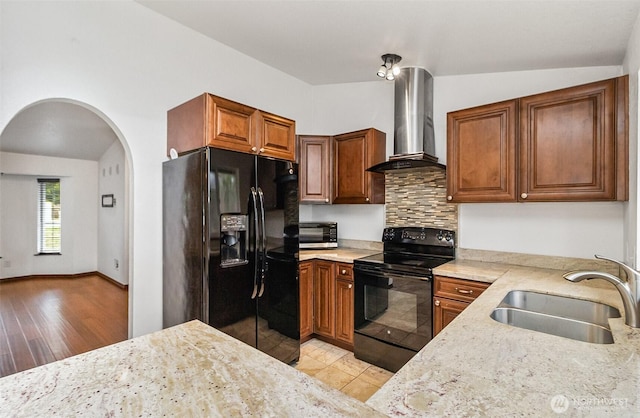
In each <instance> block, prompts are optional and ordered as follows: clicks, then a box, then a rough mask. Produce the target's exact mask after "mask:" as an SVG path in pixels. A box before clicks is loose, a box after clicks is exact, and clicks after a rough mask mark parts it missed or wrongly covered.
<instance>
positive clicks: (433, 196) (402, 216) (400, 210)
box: [385, 167, 458, 232]
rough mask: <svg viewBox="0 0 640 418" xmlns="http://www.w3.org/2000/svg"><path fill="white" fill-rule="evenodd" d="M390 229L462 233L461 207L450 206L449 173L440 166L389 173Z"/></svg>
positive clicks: (387, 217)
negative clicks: (438, 229)
mask: <svg viewBox="0 0 640 418" xmlns="http://www.w3.org/2000/svg"><path fill="white" fill-rule="evenodd" d="M385 201H386V203H385V209H386V226H388V227H391V226H422V227H431V228H444V229H450V230H453V231H456V232H457V231H458V205H457V204H455V203H447V180H446V171H445V170H443V169H441V168H437V167H425V168H421V169H412V170H395V171H389V172H387V173H386V174H385Z"/></svg>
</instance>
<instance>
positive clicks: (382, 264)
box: [354, 227, 455, 275]
mask: <svg viewBox="0 0 640 418" xmlns="http://www.w3.org/2000/svg"><path fill="white" fill-rule="evenodd" d="M382 241H383V244H384V252H382V253H379V254H374V255H371V256H369V257H363V258H359V259H357V260H355V261H354V264H357V265H363V264H364V265H367V264H368V265H370V266H371V267H377V268H385V269H393V270H402V271H406V272H411V273H415V274H428V275H430V274H431V269H433V268H435V267H437V266H439V265H442V264H444V263H447V262H449V261H451V260H453V259H454V258H455V232H454V231H449V230H445V229H436V228H420V227H395V228H385V229H384V232H383V234H382Z"/></svg>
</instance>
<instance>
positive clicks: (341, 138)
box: [333, 129, 386, 203]
mask: <svg viewBox="0 0 640 418" xmlns="http://www.w3.org/2000/svg"><path fill="white" fill-rule="evenodd" d="M385 152H386V145H385V134H384V133H382V132H380V131H377V130H375V129H366V130H362V131H357V132H350V133H347V134H342V135H336V136H335V137H334V144H333V167H334V168H333V193H334V198H333V203H384V174H381V173H371V172H368V171H366V169H367V168H369V167H371V166H373V165H375V164H378V163H381V162H383V161H384V159H385Z"/></svg>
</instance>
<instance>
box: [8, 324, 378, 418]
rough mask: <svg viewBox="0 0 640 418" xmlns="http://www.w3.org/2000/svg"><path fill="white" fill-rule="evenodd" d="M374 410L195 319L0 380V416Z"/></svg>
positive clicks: (295, 414) (332, 413)
mask: <svg viewBox="0 0 640 418" xmlns="http://www.w3.org/2000/svg"><path fill="white" fill-rule="evenodd" d="M53 415H62V416H127V417H128V416H163V415H166V416H183V417H184V416H202V417H213V416H251V415H253V416H278V417H280V416H291V417H302V416H305V417H306V416H321V417H326V416H367V417H374V416H381V414H379V413H377V412H375V411H374V410H372V409H371V408H370V407H367V406H366V405H364V404H363V403H361V402H359V401H357V400H355V399H353V398H350V397H348V396H347V395H345V394H343V393H341V392H339V391H337V390H335V389H332V388H330V387H328V386H326V385H324V384H323V383H321V382H319V381H318V380H315V379H313V378H311V377H309V376H307V375H305V374H303V373H301V372H298V371H297V370H295V369H294V368H293V367H291V366H288V365H286V364H284V363H281V362H280V361H278V360H275V359H273V358H271V357H269V356H268V355H266V354H264V353H262V352H260V351H257V350H255V349H254V348H251V347H249V346H248V345H246V344H244V343H242V342H240V341H238V340H235V339H233V338H231V337H229V336H227V335H226V334H223V333H222V332H220V331H218V330H216V329H214V328H211V327H209V326H208V325H205V324H204V323H202V322H199V321H191V322H188V323H185V324H181V325H178V326H175V327H172V328H168V329H165V330H162V331H158V332H155V333H152V334H148V335H144V336H141V337H137V338H134V339H131V340H127V341H124V342H121V343H118V344H114V345H111V346H108V347H104V348H101V349H98V350H94V351H90V352H88V353H84V354H81V355H78V356H75V357H70V358H68V359H65V360H60V361H57V362H54V363H50V364H47V365H44V366H41V367H36V368H34V369H30V370H26V371H24V372H21V373H17V374H13V375H10V376H7V377H4V378H2V379H0V416H3V417H4V416H29V417H30V416H53Z"/></svg>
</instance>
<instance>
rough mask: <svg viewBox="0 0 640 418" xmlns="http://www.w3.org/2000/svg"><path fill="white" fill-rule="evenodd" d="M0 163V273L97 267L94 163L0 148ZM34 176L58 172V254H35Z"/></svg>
mask: <svg viewBox="0 0 640 418" xmlns="http://www.w3.org/2000/svg"><path fill="white" fill-rule="evenodd" d="M0 167H1V171H2V173H3V175H2V176H0V191H1V192H2V199H1V200H0V202H1V205H2V208H1V209H0V213H2V216H0V223H2V226H1V227H0V230H2V235H1V236H0V241H2V249H3V254H2V257H3V258H2V267H1V268H0V278H7V277H20V276H29V275H35V274H76V273H85V272H88V271H96V268H97V258H96V254H97V244H96V243H97V224H98V217H97V211H96V209H95V207H96V201H97V199H98V193H97V190H98V179H97V175H96V172H97V168H98V164H97V162H95V161H85V160H75V159H68V158H53V157H41V156H34V155H23V154H14V153H0ZM38 176H47V177H60V207H61V215H62V233H61V235H62V237H61V238H62V243H61V249H62V251H61V252H62V255H46V256H36V255H35V254H36V253H37V225H38V221H37V219H38V218H37V210H38V183H37V178H38Z"/></svg>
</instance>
